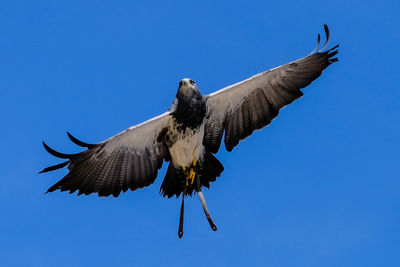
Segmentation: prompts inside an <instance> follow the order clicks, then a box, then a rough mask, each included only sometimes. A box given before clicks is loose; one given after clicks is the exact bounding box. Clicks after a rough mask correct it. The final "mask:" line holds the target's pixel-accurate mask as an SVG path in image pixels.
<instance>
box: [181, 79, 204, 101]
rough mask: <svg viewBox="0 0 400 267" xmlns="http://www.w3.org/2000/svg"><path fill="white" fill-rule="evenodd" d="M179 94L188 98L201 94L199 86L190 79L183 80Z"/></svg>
mask: <svg viewBox="0 0 400 267" xmlns="http://www.w3.org/2000/svg"><path fill="white" fill-rule="evenodd" d="M178 93H180V94H182V95H184V96H186V97H194V96H196V95H199V94H200V91H199V88H198V87H197V84H196V83H195V82H194V81H193V80H192V79H189V78H185V79H182V80H181V81H180V82H179V87H178Z"/></svg>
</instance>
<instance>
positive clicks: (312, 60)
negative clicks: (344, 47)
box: [203, 25, 338, 153]
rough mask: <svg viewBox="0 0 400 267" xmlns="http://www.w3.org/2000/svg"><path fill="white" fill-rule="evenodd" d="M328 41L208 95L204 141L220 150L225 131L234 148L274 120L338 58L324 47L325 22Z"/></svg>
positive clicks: (206, 144)
mask: <svg viewBox="0 0 400 267" xmlns="http://www.w3.org/2000/svg"><path fill="white" fill-rule="evenodd" d="M324 28H325V33H326V36H327V38H326V42H325V45H324V47H323V48H322V49H321V51H320V52H315V51H317V49H318V47H319V43H320V35H318V43H317V47H316V48H315V49H314V51H313V52H311V54H310V55H309V56H307V57H305V58H302V59H299V60H296V61H294V62H292V63H289V64H286V65H282V66H280V67H277V68H275V69H271V70H268V71H265V72H262V73H260V74H257V75H255V76H253V77H251V78H249V79H247V80H244V81H242V82H239V83H236V84H234V85H231V86H228V87H226V88H224V89H221V90H219V91H217V92H215V93H212V94H210V95H209V96H207V113H206V119H205V129H204V139H203V145H204V146H205V147H206V148H207V149H208V150H209V151H211V152H213V153H217V152H218V149H219V147H220V144H221V141H222V136H223V133H224V132H225V140H224V142H225V148H226V150H228V151H231V150H232V149H233V148H234V147H235V146H236V145H237V144H238V143H239V141H240V140H243V139H244V138H246V137H247V136H249V135H251V134H252V132H253V131H254V130H257V129H261V128H262V127H264V126H266V125H268V124H270V123H271V120H272V119H274V118H275V117H276V116H277V115H278V113H279V110H280V109H281V108H282V107H284V106H286V105H288V104H290V103H292V102H293V101H294V100H295V99H297V98H299V97H301V96H302V95H303V93H302V92H301V91H300V89H301V88H304V87H306V86H307V85H309V84H310V83H311V82H312V81H314V80H315V79H316V78H318V77H319V76H320V75H321V73H322V71H323V70H324V69H325V68H326V67H328V66H329V65H330V64H331V63H333V62H335V61H337V58H334V56H335V55H336V54H337V53H338V51H337V50H336V48H337V47H338V46H335V47H333V48H331V49H329V50H327V51H323V50H324V49H325V47H326V46H327V44H328V42H329V30H328V27H327V26H326V25H324Z"/></svg>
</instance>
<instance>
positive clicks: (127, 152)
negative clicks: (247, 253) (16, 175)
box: [41, 112, 171, 197]
mask: <svg viewBox="0 0 400 267" xmlns="http://www.w3.org/2000/svg"><path fill="white" fill-rule="evenodd" d="M170 118H171V115H170V114H169V112H166V113H164V114H162V115H160V116H158V117H155V118H153V119H151V120H149V121H146V122H144V123H142V124H139V125H136V126H133V127H131V128H129V129H127V130H125V131H123V132H121V133H120V134H117V135H115V136H113V137H111V138H110V139H108V140H106V141H104V142H102V143H99V144H87V143H84V142H82V141H79V140H78V139H76V138H75V137H73V136H72V135H71V134H69V133H68V136H69V138H70V139H71V141H72V142H74V143H75V144H77V145H79V146H82V147H86V148H87V150H85V151H83V152H81V153H77V154H64V153H60V152H57V151H55V150H53V149H51V148H50V147H48V146H47V145H46V144H45V143H44V142H43V145H44V147H45V149H46V150H47V152H49V153H50V154H52V155H53V156H56V157H59V158H65V159H68V160H67V161H66V162H63V163H61V164H58V165H54V166H51V167H48V168H45V169H44V170H42V171H41V172H47V171H53V170H56V169H59V168H62V167H64V166H67V165H68V169H69V173H68V174H67V175H66V176H64V178H62V179H61V180H60V181H59V182H57V183H56V184H55V185H53V186H52V187H50V188H49V189H48V191H47V192H53V191H55V190H57V189H60V190H61V191H67V190H69V192H70V193H73V192H75V191H76V190H79V193H78V195H80V194H86V195H88V194H91V193H98V195H99V196H109V195H111V194H113V195H114V196H115V197H117V196H118V195H119V194H120V192H121V191H123V192H126V191H127V190H128V189H131V190H132V191H133V190H136V189H137V188H142V187H145V186H148V185H150V184H152V183H153V182H154V180H155V179H156V177H157V172H158V170H159V169H160V168H161V166H162V163H163V160H164V159H165V158H166V157H168V149H167V147H166V146H165V144H164V143H163V138H162V135H163V134H164V133H165V129H166V126H167V125H168V123H169V120H170Z"/></svg>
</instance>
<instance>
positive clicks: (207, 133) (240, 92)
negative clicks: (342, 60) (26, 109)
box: [41, 25, 338, 238]
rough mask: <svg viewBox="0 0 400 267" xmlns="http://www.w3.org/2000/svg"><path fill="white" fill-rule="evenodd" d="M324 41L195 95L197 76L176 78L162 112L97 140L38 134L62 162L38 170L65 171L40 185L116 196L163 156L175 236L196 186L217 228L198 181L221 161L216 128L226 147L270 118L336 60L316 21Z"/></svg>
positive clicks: (164, 189)
mask: <svg viewBox="0 0 400 267" xmlns="http://www.w3.org/2000/svg"><path fill="white" fill-rule="evenodd" d="M324 30H325V34H326V42H325V44H324V46H323V47H322V48H321V49H320V50H319V49H318V48H319V45H320V35H319V34H318V39H317V46H316V48H315V49H314V50H313V51H312V52H311V54H309V55H308V56H306V57H304V58H301V59H299V60H296V61H293V62H291V63H288V64H286V65H282V66H280V67H277V68H274V69H271V70H268V71H265V72H262V73H259V74H257V75H255V76H252V77H250V78H249V79H246V80H244V81H241V82H239V83H236V84H233V85H230V86H228V87H225V88H223V89H221V90H219V91H216V92H214V93H212V94H210V95H202V94H201V93H200V91H199V88H198V87H197V84H196V83H195V82H194V81H193V80H191V79H188V78H185V79H182V80H181V81H180V82H179V87H178V91H177V93H176V97H175V99H174V101H173V103H172V106H171V107H170V108H169V110H168V111H167V112H165V113H164V114H162V115H160V116H158V117H155V118H153V119H150V120H148V121H146V122H143V123H141V124H138V125H135V126H132V127H130V128H128V129H127V130H125V131H123V132H121V133H119V134H117V135H115V136H113V137H111V138H109V139H107V140H105V141H104V142H101V143H98V144H88V143H85V142H82V141H80V140H78V139H77V138H75V137H73V136H72V135H71V134H70V133H68V137H69V138H70V139H71V141H72V142H74V143H75V144H76V145H78V146H81V147H84V148H86V150H84V151H82V152H80V153H76V154H64V153H60V152H57V151H55V150H53V149H52V148H50V147H49V146H48V145H46V143H44V142H43V145H44V148H45V149H46V150H47V152H49V153H50V154H51V155H53V156H55V157H58V158H62V159H66V161H65V162H63V163H60V164H57V165H54V166H50V167H47V168H45V169H43V170H42V171H41V172H48V171H53V170H56V169H60V168H62V167H65V166H68V169H69V173H68V174H67V175H65V176H64V177H63V178H62V179H61V180H60V181H58V182H57V183H56V184H54V185H53V186H51V187H50V188H49V189H48V191H47V192H53V191H55V190H57V189H59V190H60V191H69V193H73V192H75V191H77V190H78V195H81V194H85V195H88V194H91V193H97V194H98V195H99V196H100V197H101V196H109V195H113V196H114V197H117V196H118V195H119V194H120V192H121V191H123V192H126V191H128V189H130V190H132V191H134V190H136V189H138V188H142V187H146V186H149V185H151V184H152V183H153V182H154V180H155V179H156V177H157V173H158V170H159V169H160V168H161V166H162V164H163V161H166V162H169V165H168V169H167V172H166V174H165V177H164V180H163V182H162V184H161V188H160V194H161V195H162V196H164V197H165V196H167V197H168V198H170V197H172V196H174V195H175V196H176V197H179V196H182V202H181V211H180V219H179V229H178V236H179V238H181V237H182V235H183V213H184V199H185V197H186V196H188V195H190V196H192V194H194V193H197V195H198V196H199V199H200V201H201V204H202V207H203V210H204V212H205V215H206V217H207V219H208V222H209V224H210V226H211V229H212V230H213V231H216V230H217V227H216V225H215V224H214V223H213V221H212V219H211V217H210V214H209V212H208V209H207V206H206V202H205V200H204V196H203V193H202V191H201V190H202V187H203V186H205V187H207V188H209V186H210V182H214V181H216V178H217V177H219V176H220V174H221V173H222V171H223V170H224V167H223V166H222V164H221V162H219V160H218V159H217V158H216V157H215V156H214V154H216V153H217V152H218V149H219V147H220V145H221V142H222V137H223V135H224V134H225V135H224V144H225V148H226V150H228V151H232V149H233V148H234V147H235V146H236V145H237V144H238V143H239V141H241V140H243V139H245V138H246V137H248V136H249V135H251V134H252V132H253V131H254V130H257V129H261V128H262V127H264V126H266V125H268V124H270V123H271V121H272V120H273V119H274V118H275V117H276V116H277V115H278V113H279V110H280V109H281V108H282V107H284V106H286V105H288V104H290V103H292V102H293V101H294V100H295V99H297V98H299V97H301V96H302V95H303V93H302V92H301V90H300V89H302V88H304V87H306V86H307V85H309V84H310V83H311V82H312V81H314V80H315V79H316V78H318V77H319V76H320V75H321V73H322V71H323V70H324V69H325V68H327V67H328V66H329V65H330V64H331V63H333V62H335V61H337V60H338V59H337V58H335V55H336V54H337V53H338V50H337V47H338V45H336V46H334V47H332V48H331V49H328V50H325V49H326V47H327V45H328V42H329V29H328V27H327V26H326V25H324Z"/></svg>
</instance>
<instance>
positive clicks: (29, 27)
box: [0, 0, 400, 267]
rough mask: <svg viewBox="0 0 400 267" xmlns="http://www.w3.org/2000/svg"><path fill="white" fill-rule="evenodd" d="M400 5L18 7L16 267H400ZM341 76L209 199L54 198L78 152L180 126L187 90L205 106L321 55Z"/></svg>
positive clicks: (1, 81) (4, 22)
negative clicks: (326, 44) (144, 127)
mask: <svg viewBox="0 0 400 267" xmlns="http://www.w3.org/2000/svg"><path fill="white" fill-rule="evenodd" d="M399 13H400V5H399V2H398V1H322V2H321V1H297V0H296V1H249V0H246V1H99V0H96V1H94V0H93V1H75V0H69V1H18V0H16V1H3V2H2V3H1V4H0V103H1V105H0V114H1V125H2V129H1V138H0V144H1V148H2V153H1V155H0V162H1V166H0V178H1V186H0V214H1V215H0V216H1V219H0V265H1V266H89V265H97V266H159V265H163V266H297V267H299V266H307V267H309V266H324V267H327V266H400V259H399V254H398V253H399V243H400V212H399V210H400V175H399V167H400V160H399V149H400V138H399V135H400V119H399V116H400V90H399V89H400V88H399V82H398V81H399V78H400V77H399V74H398V70H399V62H400V58H399V52H398V49H399V48H400V42H399V40H400V38H399V36H400V31H399V28H400V23H399ZM325 23H326V24H328V25H329V27H330V29H331V33H332V40H331V41H332V42H331V45H334V44H336V43H340V45H341V46H340V54H339V60H340V61H339V62H338V63H335V64H333V65H332V66H330V67H329V68H328V69H327V70H326V71H325V72H324V73H323V75H322V76H321V77H320V78H319V79H318V80H317V81H316V82H314V83H313V84H312V85H311V86H309V87H307V88H306V89H305V90H303V92H304V97H303V98H301V99H300V100H297V101H296V102H295V103H293V104H292V105H290V106H288V107H286V108H284V109H283V110H282V111H281V113H280V115H279V117H278V118H277V119H276V120H274V121H273V123H272V124H271V125H270V126H268V127H267V128H264V129H263V130H262V131H257V132H255V133H253V135H252V136H251V137H250V138H248V139H246V140H245V141H243V142H242V143H240V144H239V146H238V147H236V149H235V150H234V151H233V152H232V153H227V152H226V151H225V150H224V149H221V150H220V152H219V153H218V154H217V157H218V158H219V159H220V161H221V162H222V163H223V164H224V166H225V171H224V172H223V174H222V177H220V178H219V179H218V180H217V182H215V183H213V184H212V186H211V188H210V190H205V192H204V194H205V197H206V200H207V203H208V206H209V209H210V212H211V214H212V216H213V219H214V221H215V223H216V224H217V226H218V231H217V232H212V231H211V230H210V229H209V225H208V223H207V221H206V219H205V217H204V214H203V211H202V209H201V205H200V202H199V200H198V199H197V197H196V198H193V199H188V201H187V202H186V205H185V206H186V212H185V215H186V217H185V234H184V237H183V239H182V240H179V239H178V237H177V230H178V229H177V228H178V219H179V204H180V199H176V198H172V199H165V198H162V197H160V196H159V193H158V191H159V188H160V185H161V181H162V178H163V176H164V174H165V171H166V168H165V167H166V165H164V167H163V168H162V170H161V171H160V174H159V178H158V179H157V180H156V182H155V184H153V185H152V186H151V187H149V188H146V189H143V190H138V191H136V192H128V193H126V194H122V195H121V196H120V197H119V198H113V197H109V198H98V197H97V196H96V195H91V196H80V197H77V196H76V194H74V195H68V194H67V193H65V192H63V193H62V192H55V193H52V194H47V195H45V194H43V193H44V192H45V191H46V190H47V188H48V187H49V186H51V185H53V184H54V183H55V182H56V181H58V179H60V178H61V177H62V176H63V175H64V174H65V173H66V170H60V171H57V172H52V173H48V174H44V175H39V174H38V171H39V170H41V169H42V168H43V167H47V166H49V165H51V164H56V163H58V162H60V161H59V160H57V159H55V158H53V157H51V156H50V155H48V154H47V153H46V152H45V151H44V149H43V147H42V145H41V141H42V140H45V141H46V142H48V144H49V145H51V146H52V147H54V148H55V149H57V150H60V151H63V152H67V153H73V152H78V151H80V150H79V148H78V147H76V146H75V145H73V144H71V142H70V141H69V140H68V139H67V136H66V131H71V133H72V134H74V135H76V136H77V137H78V138H81V139H82V140H84V141H87V142H89V143H96V142H100V141H103V140H105V139H107V138H108V137H110V136H112V135H114V134H116V133H118V132H120V131H122V130H124V129H125V128H127V127H129V126H131V125H134V124H137V123H140V122H142V121H144V120H146V119H149V118H151V117H153V116H156V115H158V114H160V113H162V112H164V111H166V110H167V109H168V108H169V106H170V104H171V103H172V100H173V98H174V96H175V93H176V90H177V86H178V81H179V80H180V79H181V78H184V77H190V78H193V79H194V80H195V81H197V83H198V85H199V87H200V90H201V91H202V92H203V93H204V94H206V93H210V92H213V91H215V90H217V89H220V88H222V87H224V86H227V85H230V84H232V83H235V82H238V81H241V80H243V79H245V78H248V77H249V76H251V75H253V74H256V73H258V72H261V71H264V70H266V69H268V68H272V67H275V66H278V65H281V64H284V63H287V62H289V61H292V60H295V59H298V58H300V57H303V56H305V55H307V54H308V53H309V52H310V51H311V50H312V49H313V48H314V45H315V42H316V37H317V34H318V33H323V24H325Z"/></svg>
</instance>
